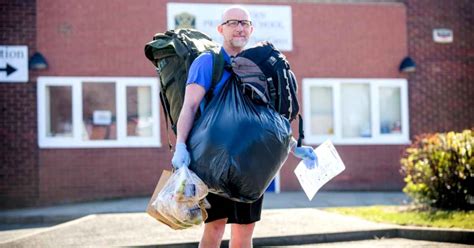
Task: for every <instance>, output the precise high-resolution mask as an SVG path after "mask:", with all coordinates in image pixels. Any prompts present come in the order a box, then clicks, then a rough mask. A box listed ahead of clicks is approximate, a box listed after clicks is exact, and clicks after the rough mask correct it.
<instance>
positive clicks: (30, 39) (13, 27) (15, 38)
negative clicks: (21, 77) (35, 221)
mask: <svg viewBox="0 0 474 248" xmlns="http://www.w3.org/2000/svg"><path fill="white" fill-rule="evenodd" d="M0 12H1V14H0V44H1V45H27V46H28V50H29V51H28V53H29V56H31V55H32V53H34V52H35V50H36V42H35V41H36V1H34V0H25V1H23V0H22V1H20V0H16V1H4V0H2V1H0ZM35 77H36V75H35V73H30V75H29V78H30V80H29V82H28V83H0V208H12V207H18V206H25V205H33V204H35V203H36V200H37V198H38V161H37V159H38V147H37V134H36V129H37V121H36V119H37V118H36V83H35Z"/></svg>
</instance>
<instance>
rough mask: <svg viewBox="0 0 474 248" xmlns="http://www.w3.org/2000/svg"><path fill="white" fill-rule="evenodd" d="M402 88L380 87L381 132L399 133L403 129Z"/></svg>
mask: <svg viewBox="0 0 474 248" xmlns="http://www.w3.org/2000/svg"><path fill="white" fill-rule="evenodd" d="M400 94H401V93H400V88H398V87H380V93H379V96H380V102H379V104H380V133H381V134H397V133H401V131H402V124H401V123H402V122H401V120H402V115H401V104H400V101H401V98H400Z"/></svg>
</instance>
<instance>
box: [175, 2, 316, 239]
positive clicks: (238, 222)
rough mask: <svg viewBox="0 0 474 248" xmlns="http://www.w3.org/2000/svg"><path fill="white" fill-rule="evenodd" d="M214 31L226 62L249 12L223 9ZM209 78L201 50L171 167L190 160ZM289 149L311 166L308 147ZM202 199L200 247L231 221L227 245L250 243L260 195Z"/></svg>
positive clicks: (242, 40)
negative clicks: (203, 218) (192, 137)
mask: <svg viewBox="0 0 474 248" xmlns="http://www.w3.org/2000/svg"><path fill="white" fill-rule="evenodd" d="M217 31H218V32H219V33H220V34H221V35H222V36H223V38H224V42H223V45H222V51H223V54H224V59H225V60H226V61H227V62H229V63H230V56H235V55H237V54H238V53H239V52H241V51H242V50H243V49H244V47H245V45H246V44H247V42H248V40H249V37H250V35H251V34H252V32H253V26H252V22H251V20H250V14H249V12H248V11H247V10H246V9H244V8H242V7H240V6H232V7H230V8H228V9H226V10H225V11H224V13H223V14H222V22H221V24H220V25H219V26H218V27H217ZM229 76H230V73H229V72H227V71H224V74H223V76H222V79H221V80H220V81H219V82H218V83H217V85H216V87H215V89H214V92H213V95H217V94H218V93H219V92H220V90H221V89H222V86H223V85H224V84H225V82H226V81H227V79H228V78H229ZM211 79H212V55H211V54H210V53H203V54H201V55H200V56H199V57H198V58H196V60H195V61H194V62H193V64H192V65H191V68H190V71H189V75H188V80H187V86H186V92H185V98H184V103H183V107H182V109H181V113H180V116H179V119H178V124H177V140H176V151H175V153H174V155H173V159H172V164H173V166H174V167H175V168H179V167H182V166H188V165H189V163H190V155H189V152H188V151H187V148H186V140H187V139H188V134H189V132H190V130H191V128H192V126H193V122H194V117H195V114H196V111H197V109H198V108H199V107H200V108H204V106H205V104H206V103H205V98H204V96H205V95H206V92H207V91H208V90H210V86H211ZM293 141H294V139H293ZM292 143H295V142H292ZM293 146H294V144H293ZM293 153H294V154H295V156H297V157H299V158H303V159H305V161H306V162H307V164H308V165H309V166H314V164H315V161H316V155H315V154H314V151H313V149H312V148H311V147H304V146H303V147H297V148H295V149H294V150H293ZM206 199H207V200H208V201H209V203H210V204H211V208H210V209H208V215H209V216H208V218H207V220H206V224H205V226H204V233H203V235H202V238H201V242H200V247H206V248H207V247H220V243H221V240H222V236H223V234H224V230H225V226H226V224H228V223H231V224H232V226H231V240H230V247H251V246H252V235H253V230H254V227H255V222H257V221H259V220H260V214H261V210H262V201H263V196H262V197H260V199H258V200H257V201H256V202H253V203H241V202H234V201H231V200H229V199H226V198H223V197H220V196H217V195H215V194H212V193H210V194H209V195H208V196H207V198H206Z"/></svg>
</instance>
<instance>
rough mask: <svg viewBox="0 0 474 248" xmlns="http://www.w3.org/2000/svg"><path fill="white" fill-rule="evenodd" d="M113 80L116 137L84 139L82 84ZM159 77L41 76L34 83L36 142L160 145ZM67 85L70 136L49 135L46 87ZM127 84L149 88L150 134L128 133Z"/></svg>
mask: <svg viewBox="0 0 474 248" xmlns="http://www.w3.org/2000/svg"><path fill="white" fill-rule="evenodd" d="M91 82H93V83H111V82H113V83H115V97H116V99H115V101H116V104H115V106H116V113H117V116H116V123H117V124H116V125H117V127H116V130H117V139H115V140H83V137H82V132H83V129H82V125H81V124H82V121H83V120H82V106H83V102H82V86H83V83H91ZM158 84H159V82H158V79H157V78H154V77H53V76H40V77H38V82H37V108H38V120H37V121H38V145H39V147H40V148H115V147H161V146H162V144H161V138H160V137H161V133H160V118H159V116H160V112H159V111H160V110H159V103H158V91H159V89H158ZM49 86H70V87H71V88H72V134H73V135H72V137H49V136H47V135H46V121H47V120H46V117H47V112H46V111H48V110H47V109H46V97H47V96H46V87H49ZM128 86H146V87H150V89H151V105H152V107H151V109H152V119H153V122H154V123H156V124H154V125H153V127H152V132H153V134H152V136H150V137H133V136H127V128H126V127H127V123H126V122H127V120H126V119H127V95H126V94H127V92H126V87H128Z"/></svg>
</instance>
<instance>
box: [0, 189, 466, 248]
mask: <svg viewBox="0 0 474 248" xmlns="http://www.w3.org/2000/svg"><path fill="white" fill-rule="evenodd" d="M148 201H149V197H141V198H129V199H116V200H106V201H96V202H86V203H75V204H65V205H58V206H51V207H42V208H28V209H16V210H7V211H1V212H0V247H69V246H80V247H112V246H113V247H115V246H126V247H196V246H197V244H198V242H199V238H200V235H201V233H202V230H203V226H202V225H201V226H198V227H194V228H190V229H186V230H180V231H175V230H172V229H170V228H169V227H167V226H165V225H164V224H161V223H160V222H158V221H156V220H155V219H153V218H152V217H150V216H149V215H148V214H146V213H145V209H146V206H147V204H148ZM408 203H409V199H408V198H407V196H405V195H404V194H403V193H401V192H334V191H328V192H319V193H318V194H317V195H316V196H315V198H314V199H313V200H312V201H309V200H308V199H307V198H306V196H305V195H304V193H303V192H284V193H279V194H275V193H266V194H265V197H264V203H263V208H264V209H263V211H262V220H261V221H259V222H258V223H257V225H256V227H255V231H254V239H253V242H254V245H255V246H258V247H265V246H271V247H472V246H470V245H472V244H474V230H466V229H455V228H449V229H443V228H426V227H410V226H399V225H393V224H383V223H375V222H370V221H366V220H363V219H360V218H357V217H352V216H344V215H340V214H336V213H330V212H327V211H324V209H325V208H327V207H343V206H345V207H347V206H371V205H404V204H408ZM229 239H230V228H226V232H225V234H224V241H223V246H224V247H225V246H227V245H228V240H229Z"/></svg>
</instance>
